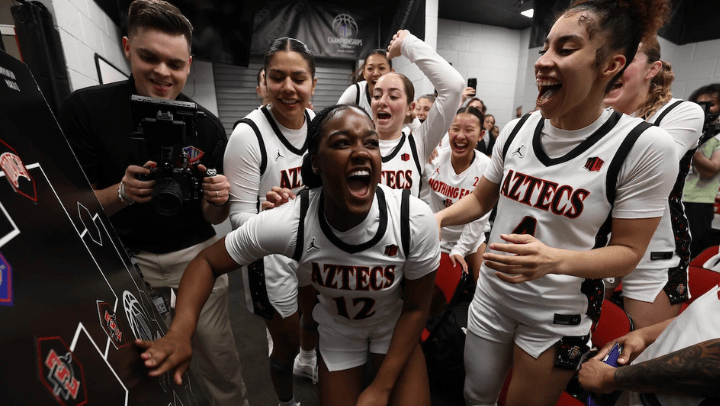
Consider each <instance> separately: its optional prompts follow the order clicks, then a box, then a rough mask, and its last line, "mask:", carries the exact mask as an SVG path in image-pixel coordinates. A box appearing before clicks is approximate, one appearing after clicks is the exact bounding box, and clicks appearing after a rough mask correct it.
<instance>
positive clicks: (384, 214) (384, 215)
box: [318, 187, 388, 254]
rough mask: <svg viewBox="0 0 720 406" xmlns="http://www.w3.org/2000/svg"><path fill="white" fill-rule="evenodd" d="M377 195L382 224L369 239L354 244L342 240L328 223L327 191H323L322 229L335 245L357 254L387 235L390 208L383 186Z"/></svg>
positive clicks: (319, 205) (320, 205) (321, 199)
mask: <svg viewBox="0 0 720 406" xmlns="http://www.w3.org/2000/svg"><path fill="white" fill-rule="evenodd" d="M375 195H376V196H377V200H378V209H379V210H380V224H379V226H378V229H377V232H376V233H375V235H374V236H373V238H371V239H370V240H369V241H366V242H364V243H361V244H358V245H354V244H348V243H346V242H344V241H342V240H341V239H339V238H338V237H337V236H335V234H334V233H333V232H332V229H331V228H330V225H329V224H328V223H327V219H326V218H325V193H324V192H321V193H320V204H318V220H319V222H320V229H321V230H322V232H323V234H325V237H326V238H327V239H328V240H329V241H330V242H331V243H332V244H333V245H335V246H336V247H338V248H339V249H341V250H343V251H345V252H347V253H348V254H355V253H357V252H361V251H365V250H366V249H368V248H371V247H373V246H374V245H375V244H377V243H378V241H380V240H381V239H382V238H383V236H384V235H385V231H386V230H387V225H388V210H387V203H386V202H385V192H383V190H382V188H380V187H378V188H377V189H376V191H375Z"/></svg>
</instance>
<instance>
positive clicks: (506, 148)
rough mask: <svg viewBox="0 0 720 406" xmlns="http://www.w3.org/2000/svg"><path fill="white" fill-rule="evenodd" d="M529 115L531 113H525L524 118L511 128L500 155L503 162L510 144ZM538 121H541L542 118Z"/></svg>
mask: <svg viewBox="0 0 720 406" xmlns="http://www.w3.org/2000/svg"><path fill="white" fill-rule="evenodd" d="M531 114H532V113H527V114H525V115H524V116H522V118H521V119H520V121H518V123H517V124H516V125H515V128H513V130H512V132H511V133H510V135H509V136H508V139H507V141H505V145H503V153H502V157H503V161H504V160H505V157H506V156H507V152H508V149H509V148H510V144H512V142H513V140H514V139H515V136H516V135H517V133H518V131H520V128H521V127H522V126H523V124H525V122H526V121H527V119H528V118H530V115H531ZM540 120H542V118H541V119H540Z"/></svg>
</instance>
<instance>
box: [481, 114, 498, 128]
mask: <svg viewBox="0 0 720 406" xmlns="http://www.w3.org/2000/svg"><path fill="white" fill-rule="evenodd" d="M493 127H495V117H494V116H492V115H491V114H487V115H486V116H485V122H484V123H483V128H485V130H486V131H490V130H492V128H493Z"/></svg>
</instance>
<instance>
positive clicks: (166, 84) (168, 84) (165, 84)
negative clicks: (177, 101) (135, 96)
mask: <svg viewBox="0 0 720 406" xmlns="http://www.w3.org/2000/svg"><path fill="white" fill-rule="evenodd" d="M150 81H151V82H152V83H154V84H156V85H160V86H170V83H165V82H159V81H157V80H150Z"/></svg>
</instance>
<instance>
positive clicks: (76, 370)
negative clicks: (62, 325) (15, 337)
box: [37, 337, 88, 406]
mask: <svg viewBox="0 0 720 406" xmlns="http://www.w3.org/2000/svg"><path fill="white" fill-rule="evenodd" d="M37 351H38V361H39V374H40V382H42V383H43V385H45V387H46V388H48V390H49V391H50V392H51V393H52V394H53V396H54V397H55V400H57V401H58V403H60V404H61V405H62V406H82V405H84V404H86V403H87V402H88V398H87V387H86V386H85V375H84V373H83V367H82V365H80V362H79V361H78V360H77V359H75V356H74V354H73V353H72V351H70V349H69V348H68V346H67V345H66V344H65V341H63V339H62V338H60V337H43V338H38V341H37Z"/></svg>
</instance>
